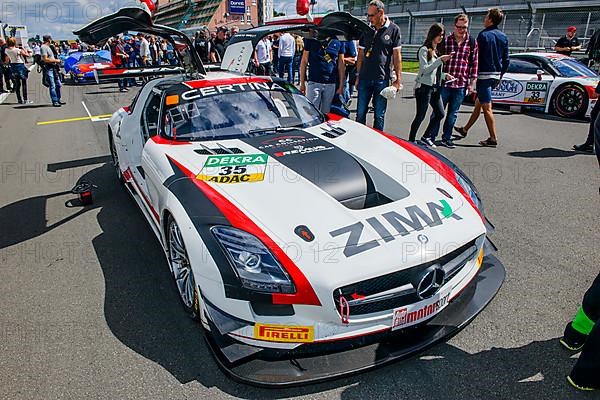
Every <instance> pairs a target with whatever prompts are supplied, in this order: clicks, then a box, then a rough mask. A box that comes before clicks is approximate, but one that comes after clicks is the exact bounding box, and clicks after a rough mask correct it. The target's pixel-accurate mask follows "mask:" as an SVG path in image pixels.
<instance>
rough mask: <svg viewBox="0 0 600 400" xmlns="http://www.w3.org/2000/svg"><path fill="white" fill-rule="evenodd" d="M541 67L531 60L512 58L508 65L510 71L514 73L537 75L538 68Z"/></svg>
mask: <svg viewBox="0 0 600 400" xmlns="http://www.w3.org/2000/svg"><path fill="white" fill-rule="evenodd" d="M538 69H541V68H540V66H539V65H537V64H534V63H532V62H530V61H525V60H519V59H517V58H511V59H510V64H509V66H508V72H510V73H513V74H532V75H535V74H536V73H537V70H538Z"/></svg>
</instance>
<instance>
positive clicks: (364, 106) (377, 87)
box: [356, 79, 389, 131]
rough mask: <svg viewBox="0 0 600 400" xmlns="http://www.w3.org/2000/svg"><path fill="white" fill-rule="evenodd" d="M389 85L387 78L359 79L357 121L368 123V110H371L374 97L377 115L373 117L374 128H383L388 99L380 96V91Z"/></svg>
mask: <svg viewBox="0 0 600 400" xmlns="http://www.w3.org/2000/svg"><path fill="white" fill-rule="evenodd" d="M388 85H389V82H388V81H387V80H381V81H373V80H368V79H360V80H359V81H358V105H357V110H356V122H359V123H361V124H363V125H364V124H366V122H367V111H369V102H370V101H371V98H373V107H374V108H375V116H374V118H373V128H375V129H379V130H380V131H382V130H383V124H384V122H385V110H386V109H387V99H386V98H385V97H383V96H380V95H379V93H381V91H382V90H383V89H385V88H386V87H387V86H388Z"/></svg>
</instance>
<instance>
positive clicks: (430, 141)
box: [421, 138, 437, 149]
mask: <svg viewBox="0 0 600 400" xmlns="http://www.w3.org/2000/svg"><path fill="white" fill-rule="evenodd" d="M421 142H423V143H425V144H426V145H427V146H429V147H431V148H432V149H435V148H436V147H437V146H436V145H435V143H433V140H431V139H429V138H421Z"/></svg>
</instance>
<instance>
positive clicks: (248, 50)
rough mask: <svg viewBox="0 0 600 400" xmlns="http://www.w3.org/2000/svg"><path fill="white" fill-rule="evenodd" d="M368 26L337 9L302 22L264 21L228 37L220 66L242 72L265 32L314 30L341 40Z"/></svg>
mask: <svg viewBox="0 0 600 400" xmlns="http://www.w3.org/2000/svg"><path fill="white" fill-rule="evenodd" d="M368 29H371V28H370V27H369V25H367V24H366V23H365V22H364V21H361V20H359V19H358V18H356V17H354V16H352V15H351V14H349V13H347V12H342V11H337V12H332V13H329V14H327V15H325V16H324V17H323V18H320V19H319V20H318V22H313V23H304V24H295V23H292V24H289V23H288V24H279V25H264V26H258V27H256V28H251V29H248V30H245V31H242V32H239V33H237V34H236V35H235V36H234V37H232V38H231V40H230V41H229V44H228V45H227V48H226V49H225V54H224V56H223V60H222V62H221V69H222V70H227V71H232V72H239V73H244V72H246V69H247V68H248V63H249V62H250V59H251V58H252V55H253V54H254V49H255V48H256V45H257V44H258V42H260V40H261V39H262V38H264V37H265V36H267V35H272V34H274V33H280V32H290V33H295V34H298V35H300V36H308V35H309V34H310V31H311V30H312V31H316V33H317V37H320V38H325V37H337V38H338V39H340V40H358V39H360V37H361V36H362V34H363V32H365V31H366V30H368Z"/></svg>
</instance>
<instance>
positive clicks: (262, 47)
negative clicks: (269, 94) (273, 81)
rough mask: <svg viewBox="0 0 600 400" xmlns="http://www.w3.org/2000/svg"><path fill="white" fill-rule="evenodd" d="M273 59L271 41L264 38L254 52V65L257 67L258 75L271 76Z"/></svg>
mask: <svg viewBox="0 0 600 400" xmlns="http://www.w3.org/2000/svg"><path fill="white" fill-rule="evenodd" d="M272 59H273V53H272V50H271V41H270V40H269V39H268V38H266V37H265V38H262V39H261V40H260V42H258V44H257V45H256V50H255V51H254V65H256V67H257V71H256V74H257V75H265V76H270V75H271V60H272Z"/></svg>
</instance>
